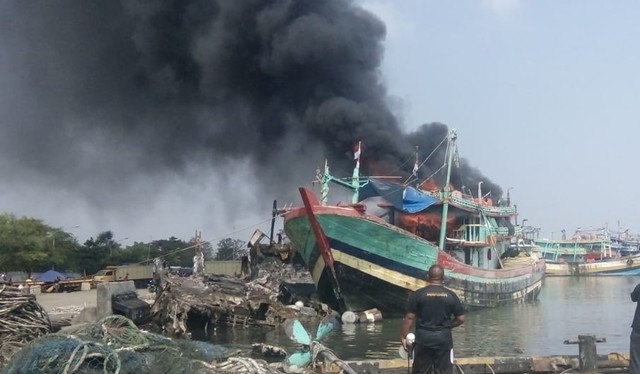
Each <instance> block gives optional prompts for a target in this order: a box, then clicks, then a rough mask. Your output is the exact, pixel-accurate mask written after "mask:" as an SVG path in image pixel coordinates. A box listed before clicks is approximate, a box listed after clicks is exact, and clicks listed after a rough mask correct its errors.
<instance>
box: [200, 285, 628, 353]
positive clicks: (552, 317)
mask: <svg viewBox="0 0 640 374" xmlns="http://www.w3.org/2000/svg"><path fill="white" fill-rule="evenodd" d="M639 281H640V278H638V277H582V278H568V277H566V278H565V277H555V278H546V279H545V280H544V286H543V288H542V292H541V294H540V297H539V300H538V301H535V302H530V303H523V304H515V305H508V306H504V307H500V308H495V309H481V310H475V311H472V312H470V313H467V321H466V323H465V324H464V325H463V326H461V327H460V328H456V329H455V330H454V344H455V351H456V355H457V356H458V357H462V356H489V355H501V356H509V355H511V356H513V355H521V354H524V355H551V354H577V353H578V347H577V345H565V344H563V341H564V340H567V339H577V337H578V335H579V334H595V335H596V336H597V337H602V338H606V339H607V342H606V343H599V344H598V346H597V349H598V352H600V353H609V352H628V350H629V334H630V332H631V328H630V325H631V320H632V319H633V312H634V308H635V305H634V304H633V303H632V302H631V300H630V298H629V293H630V292H631V291H632V290H633V287H635V285H636V284H637V283H638V282H639ZM401 322H402V321H401V319H386V320H384V321H383V322H379V323H375V324H372V323H371V324H370V323H365V324H355V325H342V326H341V327H340V329H338V330H336V331H334V332H333V333H331V334H330V335H329V336H327V338H326V339H325V340H324V341H323V343H325V345H327V346H328V347H330V348H331V349H333V350H334V351H335V352H336V354H337V355H338V356H339V357H341V358H343V359H371V358H398V347H399V344H400V343H399V335H400V327H401ZM309 331H313V332H314V333H315V328H314V327H313V326H311V327H309ZM196 338H198V337H196ZM201 338H205V339H206V338H207V337H201ZM208 339H209V340H211V341H212V342H214V343H216V344H222V345H227V346H234V347H237V348H241V349H250V347H251V343H253V342H265V343H268V344H273V345H280V346H283V347H284V348H285V349H287V350H288V351H289V352H291V351H292V350H293V349H295V347H296V345H295V344H294V343H292V342H290V341H289V340H288V338H287V337H286V336H285V335H284V333H283V332H282V329H280V328H275V329H273V328H256V327H251V328H237V327H236V328H233V329H231V328H218V329H217V330H216V331H215V332H212V333H211V334H210V335H209V337H208Z"/></svg>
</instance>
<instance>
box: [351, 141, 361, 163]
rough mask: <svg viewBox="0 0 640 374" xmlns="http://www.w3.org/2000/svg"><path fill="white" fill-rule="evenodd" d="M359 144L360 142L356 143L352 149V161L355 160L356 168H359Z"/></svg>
mask: <svg viewBox="0 0 640 374" xmlns="http://www.w3.org/2000/svg"><path fill="white" fill-rule="evenodd" d="M360 143H361V142H358V144H356V146H355V147H353V159H354V160H356V165H357V166H360Z"/></svg>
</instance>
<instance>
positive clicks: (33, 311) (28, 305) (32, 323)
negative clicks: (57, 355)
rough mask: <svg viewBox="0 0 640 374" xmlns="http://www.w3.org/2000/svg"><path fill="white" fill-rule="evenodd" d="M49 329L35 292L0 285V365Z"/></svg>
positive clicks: (50, 328) (4, 363)
mask: <svg viewBox="0 0 640 374" xmlns="http://www.w3.org/2000/svg"><path fill="white" fill-rule="evenodd" d="M52 330H53V327H52V325H51V320H50V319H49V316H48V315H47V312H46V311H45V310H44V309H43V308H42V306H40V304H38V303H37V301H36V297H35V295H30V294H24V293H23V292H22V290H20V289H19V288H17V287H13V286H10V285H8V284H1V285H0V368H2V367H4V366H5V365H6V363H7V362H8V361H9V359H10V358H11V357H12V356H13V354H14V353H15V352H17V351H19V350H20V349H21V348H22V347H23V346H25V345H26V344H27V343H28V342H30V341H32V340H34V339H36V338H37V337H39V336H42V335H45V334H48V333H50V332H51V331H52Z"/></svg>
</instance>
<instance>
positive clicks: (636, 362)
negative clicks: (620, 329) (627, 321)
mask: <svg viewBox="0 0 640 374" xmlns="http://www.w3.org/2000/svg"><path fill="white" fill-rule="evenodd" d="M631 301H633V302H634V303H636V312H635V314H634V315H633V322H632V323H631V344H630V345H629V373H630V374H640V303H638V301H640V283H639V284H638V285H637V286H636V288H634V289H633V292H631Z"/></svg>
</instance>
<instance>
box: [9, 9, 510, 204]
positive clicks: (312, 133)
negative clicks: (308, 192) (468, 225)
mask: <svg viewBox="0 0 640 374" xmlns="http://www.w3.org/2000/svg"><path fill="white" fill-rule="evenodd" d="M384 37H385V25H384V24H383V23H382V22H381V21H380V20H379V19H377V18H376V17H375V16H373V15H372V14H371V13H369V12H367V11H365V10H363V9H362V8H360V7H359V6H358V5H357V4H355V3H353V2H352V1H349V0H322V1H318V0H274V1H262V0H245V1H231V0H229V1H222V0H220V1H198V0H192V1H185V0H179V1H146V0H139V1H138V0H136V1H121V2H117V1H99V2H92V3H87V2H82V1H56V2H48V1H29V2H24V1H7V2H3V3H2V4H0V51H2V52H0V53H1V55H0V86H1V87H2V91H1V94H0V119H1V120H2V126H1V130H0V131H1V133H0V148H1V149H2V150H1V151H0V157H1V158H2V160H3V161H0V167H1V168H2V170H3V171H4V172H5V173H9V174H13V175H16V176H17V177H19V178H26V179H29V178H31V179H32V180H33V181H34V182H35V181H37V182H39V183H46V185H48V186H51V187H55V188H64V189H73V190H74V191H76V193H77V194H78V195H80V196H81V197H83V198H85V199H88V200H91V201H92V202H93V203H95V204H97V205H101V204H105V205H106V204H108V203H109V201H110V199H113V198H114V194H113V191H114V190H115V189H123V188H126V185H127V183H129V184H130V183H131V181H136V180H147V181H154V182H160V183H161V182H162V181H163V180H165V179H167V178H169V176H171V175H185V176H188V175H190V173H196V174H197V173H203V172H205V173H207V172H210V173H220V175H221V177H222V178H224V175H225V173H232V172H233V171H232V170H231V169H232V167H231V166H230V165H245V166H246V165H248V166H247V167H248V168H249V169H250V170H251V172H252V173H253V174H255V176H256V180H255V182H254V183H255V184H256V185H259V186H261V188H263V189H264V190H266V191H268V193H269V194H273V193H275V192H276V191H284V190H288V191H290V192H295V191H294V190H295V184H296V183H302V182H308V180H309V177H310V176H312V175H313V171H314V170H315V168H316V167H317V166H318V164H319V163H320V162H321V160H322V158H323V157H327V158H328V159H329V160H330V161H331V162H332V163H333V165H334V167H333V170H334V171H336V173H337V172H339V171H348V170H349V168H350V167H351V164H352V159H351V150H352V148H353V145H354V144H355V143H356V142H357V141H358V140H362V141H363V143H364V144H365V146H364V149H365V152H364V154H363V156H364V157H365V161H368V162H363V165H365V167H366V166H367V165H368V166H371V168H372V169H373V168H375V167H374V165H386V167H388V168H390V169H392V171H394V172H396V173H397V172H399V169H400V168H401V169H402V170H403V171H404V172H405V173H407V174H409V173H410V172H411V168H412V166H413V161H412V160H413V157H414V155H413V152H414V147H415V146H416V145H417V146H419V150H420V152H421V154H422V155H423V156H424V155H425V154H426V153H427V152H430V150H431V149H432V148H433V146H434V145H436V144H438V143H439V142H440V141H441V140H442V138H443V137H444V136H445V135H446V132H447V128H446V126H444V125H439V124H433V125H424V126H422V127H420V128H419V129H418V130H417V131H415V132H414V133H412V134H406V133H403V131H402V130H401V126H400V125H399V124H398V123H397V120H396V119H395V118H394V116H393V115H392V113H391V111H390V109H389V107H388V105H387V97H386V90H385V87H384V85H383V84H382V79H381V76H380V74H381V73H380V66H381V60H382V57H383V44H382V43H383V40H384ZM442 157H443V156H442V154H439V155H437V156H436V157H434V163H433V165H432V164H427V165H425V166H424V168H423V169H421V173H423V174H425V173H427V172H428V171H429V170H435V169H436V168H437V167H438V166H439V163H441V162H442ZM462 167H463V168H462V169H460V170H459V171H457V172H456V173H457V174H456V175H455V176H454V178H453V182H454V183H456V184H458V185H467V186H472V185H475V184H477V181H478V180H484V185H483V189H484V190H485V191H489V190H492V192H493V194H494V196H496V195H499V194H500V189H499V187H497V186H495V185H493V184H492V183H491V182H489V181H488V180H487V179H486V178H485V177H482V176H481V175H480V173H479V172H478V171H477V170H474V169H472V168H470V167H469V166H468V163H467V162H463V163H462ZM194 170H195V171H194ZM364 172H367V170H364ZM284 173H286V174H287V175H283V174H284ZM464 178H469V179H468V180H466V179H464ZM263 186H264V187H263ZM269 194H263V195H262V196H263V197H264V196H270V195H269Z"/></svg>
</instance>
